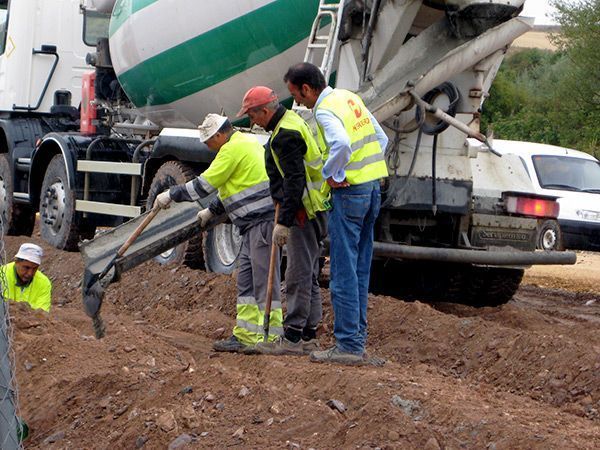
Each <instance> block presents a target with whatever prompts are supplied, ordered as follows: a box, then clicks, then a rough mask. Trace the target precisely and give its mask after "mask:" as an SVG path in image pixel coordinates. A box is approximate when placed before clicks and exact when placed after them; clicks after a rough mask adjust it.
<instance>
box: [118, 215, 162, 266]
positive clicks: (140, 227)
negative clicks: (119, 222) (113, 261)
mask: <svg viewBox="0 0 600 450" xmlns="http://www.w3.org/2000/svg"><path fill="white" fill-rule="evenodd" d="M159 211H160V206H158V205H157V206H155V207H154V208H152V209H151V210H150V213H149V214H148V215H147V216H146V217H145V218H144V220H142V223H140V224H139V225H138V227H137V228H136V229H135V230H134V232H133V233H131V236H129V238H128V239H127V240H126V241H125V243H124V244H123V245H121V248H120V249H119V251H118V252H117V257H118V258H120V257H121V256H123V254H124V253H125V252H126V251H127V249H128V248H129V247H130V246H131V244H133V243H134V241H135V240H136V239H137V238H138V236H139V235H140V234H142V231H144V229H145V228H146V227H147V226H148V224H149V223H150V222H152V219H154V218H155V217H156V215H157V214H158V212H159Z"/></svg>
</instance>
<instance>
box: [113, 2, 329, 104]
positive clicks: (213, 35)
mask: <svg viewBox="0 0 600 450" xmlns="http://www.w3.org/2000/svg"><path fill="white" fill-rule="evenodd" d="M318 3H319V2H318V0H278V1H276V2H273V3H270V4H268V5H266V6H264V7H262V8H259V9H257V10H255V11H252V12H250V13H249V14H246V15H244V16H241V17H238V18H237V19H234V20H232V21H231V22H228V23H225V24H223V25H222V26H220V27H218V28H215V29H213V30H210V31H208V32H207V33H205V34H202V35H200V36H197V37H195V38H193V39H190V40H189V41H187V42H183V43H181V44H179V45H177V46H175V47H173V48H171V49H169V50H167V51H165V52H163V53H160V54H158V55H156V56H154V57H152V58H150V59H147V60H146V61H143V62H141V63H140V64H138V65H137V66H135V67H133V68H131V69H129V70H128V71H126V72H124V73H122V74H120V75H119V81H120V82H121V85H122V86H123V88H124V89H125V92H126V93H127V94H128V96H129V98H130V100H131V101H132V102H133V103H134V104H135V105H136V106H138V107H142V106H153V105H164V104H167V103H173V102H175V101H177V100H179V99H182V98H184V97H187V96H189V95H191V94H194V93H196V92H200V91H202V90H204V89H206V88H209V87H210V86H214V85H215V84H217V83H219V82H221V81H223V80H226V79H228V78H231V77H233V76H235V75H237V74H240V73H242V72H244V71H245V70H247V69H249V68H251V67H254V66H256V65H258V64H260V63H263V62H264V61H267V60H269V59H271V58H273V57H275V56H277V55H278V54H280V53H282V52H284V51H285V50H287V49H289V48H290V47H292V46H294V45H296V44H298V43H299V42H301V41H302V40H304V39H306V38H307V37H308V34H309V33H310V29H311V26H312V23H313V20H314V18H315V14H316V11H317V6H318ZM307 5H308V6H307ZM286 69H287V68H286V67H281V68H280V70H281V71H282V72H281V73H282V76H283V71H285V70H286Z"/></svg>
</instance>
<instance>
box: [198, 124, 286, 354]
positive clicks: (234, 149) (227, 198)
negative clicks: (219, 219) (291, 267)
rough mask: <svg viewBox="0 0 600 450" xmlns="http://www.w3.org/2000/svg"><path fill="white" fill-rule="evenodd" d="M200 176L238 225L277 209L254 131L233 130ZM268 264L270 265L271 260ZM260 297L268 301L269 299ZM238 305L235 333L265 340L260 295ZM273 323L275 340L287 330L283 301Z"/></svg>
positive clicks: (246, 341)
mask: <svg viewBox="0 0 600 450" xmlns="http://www.w3.org/2000/svg"><path fill="white" fill-rule="evenodd" d="M198 180H199V181H200V184H201V185H202V187H203V188H204V189H205V190H206V191H207V192H211V191H214V190H215V188H216V189H217V190H218V193H219V198H220V199H221V202H222V203H223V206H224V207H225V211H226V212H227V215H228V216H229V218H230V219H231V221H232V222H233V223H234V224H236V225H239V226H242V225H244V224H248V222H251V221H252V218H253V217H255V216H256V217H261V216H264V214H265V213H266V212H267V211H268V210H269V209H270V210H272V209H273V199H272V198H271V192H270V190H269V176H268V175H267V170H266V168H265V149H264V147H263V146H262V145H261V144H260V142H258V140H257V139H256V137H254V136H252V135H249V134H244V133H240V132H235V133H233V134H232V135H231V137H230V138H229V141H227V143H225V144H224V145H223V146H222V147H221V149H220V150H219V152H218V153H217V156H216V157H215V159H214V160H213V162H212V163H211V165H210V167H209V168H208V169H206V171H204V172H203V173H202V175H200V176H199V177H198ZM261 211H262V212H261ZM244 239H247V236H244ZM271 245H273V244H271ZM266 264H267V266H268V261H267V262H266ZM258 300H260V301H261V302H262V303H261V305H264V302H265V300H266V299H258ZM261 307H262V308H263V309H262V310H261ZM236 309H237V311H236V313H237V314H236V326H235V327H234V329H233V334H234V335H235V336H236V337H237V338H238V339H239V341H240V342H242V343H244V344H246V345H254V344H257V343H258V342H262V341H263V322H264V306H259V303H258V301H257V299H255V298H254V297H252V296H248V297H238V301H237V305H236ZM269 324H270V327H271V328H270V333H269V340H271V341H273V340H275V339H276V338H277V337H278V336H279V335H281V334H282V333H283V309H282V307H281V303H280V302H274V304H273V305H272V308H271V320H270V322H269Z"/></svg>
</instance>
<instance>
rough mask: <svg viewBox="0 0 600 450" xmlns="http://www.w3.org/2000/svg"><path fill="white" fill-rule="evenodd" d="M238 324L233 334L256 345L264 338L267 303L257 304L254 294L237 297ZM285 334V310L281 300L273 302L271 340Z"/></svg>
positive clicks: (247, 343)
mask: <svg viewBox="0 0 600 450" xmlns="http://www.w3.org/2000/svg"><path fill="white" fill-rule="evenodd" d="M236 310H237V315H236V325H235V326H234V327H233V335H234V336H235V337H236V338H238V340H239V341H240V342H241V343H242V344H245V345H256V344H258V343H259V342H263V339H264V313H265V304H264V303H262V304H260V305H259V304H257V303H256V299H255V298H254V297H252V296H240V297H238V299H237V306H236ZM282 334H283V310H282V309H281V302H273V304H272V305H271V316H270V320H269V341H271V342H272V341H274V340H276V339H277V338H278V337H279V336H281V335H282Z"/></svg>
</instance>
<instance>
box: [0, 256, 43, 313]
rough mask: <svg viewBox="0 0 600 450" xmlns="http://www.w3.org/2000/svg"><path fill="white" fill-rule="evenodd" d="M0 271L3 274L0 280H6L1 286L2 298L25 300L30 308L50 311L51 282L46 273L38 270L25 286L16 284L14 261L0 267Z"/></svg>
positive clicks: (17, 300)
mask: <svg viewBox="0 0 600 450" xmlns="http://www.w3.org/2000/svg"><path fill="white" fill-rule="evenodd" d="M0 272H1V273H2V275H3V277H2V280H6V285H5V286H2V295H3V297H4V300H14V301H15V302H27V303H29V306H31V308H32V309H43V310H44V311H46V312H49V311H50V302H51V299H52V283H51V282H50V280H49V279H48V277H47V276H46V275H44V274H43V273H42V272H40V271H39V270H38V271H37V272H36V273H35V275H34V276H33V279H32V280H31V283H29V284H28V285H27V286H17V271H16V269H15V263H14V262H11V263H8V264H6V265H4V266H2V267H0Z"/></svg>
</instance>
